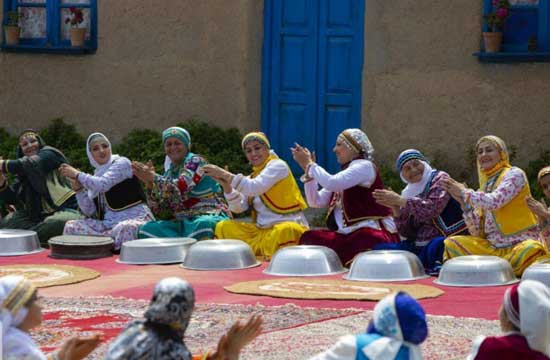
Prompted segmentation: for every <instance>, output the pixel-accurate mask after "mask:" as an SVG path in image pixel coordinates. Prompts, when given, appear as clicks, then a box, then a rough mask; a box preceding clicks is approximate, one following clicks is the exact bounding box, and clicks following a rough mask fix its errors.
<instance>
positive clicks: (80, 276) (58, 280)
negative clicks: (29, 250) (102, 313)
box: [0, 265, 101, 287]
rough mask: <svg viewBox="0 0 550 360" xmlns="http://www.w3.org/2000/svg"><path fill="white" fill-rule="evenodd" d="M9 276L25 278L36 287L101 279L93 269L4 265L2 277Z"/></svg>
mask: <svg viewBox="0 0 550 360" xmlns="http://www.w3.org/2000/svg"><path fill="white" fill-rule="evenodd" d="M7 275H19V276H24V277H26V278H27V279H29V280H30V281H32V283H33V284H34V286H36V287H48V286H57V285H67V284H74V283H78V282H82V281H86V280H91V279H95V278H97V277H99V276H100V275H101V274H100V273H99V272H97V271H95V270H93V269H89V268H86V267H82V266H70V265H2V266H0V277H1V276H7Z"/></svg>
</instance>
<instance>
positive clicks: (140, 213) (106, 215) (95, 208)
mask: <svg viewBox="0 0 550 360" xmlns="http://www.w3.org/2000/svg"><path fill="white" fill-rule="evenodd" d="M86 154H87V155H88V159H89V160H90V164H92V166H93V167H94V168H95V171H94V174H93V175H89V174H86V173H83V172H80V171H78V170H77V169H75V168H73V167H72V166H70V165H68V164H62V165H61V166H60V168H59V170H60V173H61V175H63V176H65V177H67V178H69V179H71V180H73V184H74V187H73V189H74V190H75V191H76V192H77V193H76V199H77V201H78V206H79V207H80V210H81V211H82V213H84V215H86V216H87V217H88V218H87V219H83V220H71V221H68V222H67V223H66V224H65V229H64V230H63V233H64V234H67V235H99V236H109V237H112V238H113V240H114V248H115V250H120V248H121V246H122V244H123V243H124V242H126V241H129V240H134V239H137V233H138V228H139V226H140V225H143V224H145V223H146V222H148V221H152V220H154V217H153V214H151V210H149V208H148V207H147V204H146V203H145V202H146V198H145V194H144V193H143V190H142V188H141V184H140V182H139V180H138V179H137V178H136V177H135V176H133V175H132V164H131V162H130V160H128V159H127V158H125V157H122V156H118V155H113V154H112V148H111V143H110V142H109V139H107V137H106V136H105V135H103V134H101V133H93V134H91V135H90V136H88V140H87V141H86ZM92 217H94V218H92Z"/></svg>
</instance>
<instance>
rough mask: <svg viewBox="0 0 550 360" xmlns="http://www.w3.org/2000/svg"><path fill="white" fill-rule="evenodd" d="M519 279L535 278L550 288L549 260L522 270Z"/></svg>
mask: <svg viewBox="0 0 550 360" xmlns="http://www.w3.org/2000/svg"><path fill="white" fill-rule="evenodd" d="M521 280H537V281H540V282H541V283H543V284H545V285H546V286H548V288H550V260H546V261H542V262H538V263H536V264H533V265H531V266H529V267H528V268H527V269H526V270H525V271H524V272H523V276H522V277H521Z"/></svg>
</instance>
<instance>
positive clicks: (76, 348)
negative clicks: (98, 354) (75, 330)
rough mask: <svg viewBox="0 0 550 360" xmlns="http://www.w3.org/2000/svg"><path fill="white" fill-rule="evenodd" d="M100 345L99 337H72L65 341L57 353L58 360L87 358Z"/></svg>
mask: <svg viewBox="0 0 550 360" xmlns="http://www.w3.org/2000/svg"><path fill="white" fill-rule="evenodd" d="M100 343H101V337H100V336H99V335H94V336H91V337H85V338H81V337H74V338H71V339H69V340H67V341H66V342H65V343H64V344H63V345H62V346H61V349H60V350H59V352H58V357H59V359H60V360H80V359H84V358H85V357H86V356H88V355H89V354H90V353H91V352H92V351H94V349H95V348H96V347H97V346H98V345H99V344H100Z"/></svg>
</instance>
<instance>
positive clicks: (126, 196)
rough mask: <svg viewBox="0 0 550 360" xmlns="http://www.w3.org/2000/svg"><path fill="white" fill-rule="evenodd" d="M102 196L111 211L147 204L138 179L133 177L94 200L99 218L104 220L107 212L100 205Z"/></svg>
mask: <svg viewBox="0 0 550 360" xmlns="http://www.w3.org/2000/svg"><path fill="white" fill-rule="evenodd" d="M100 196H101V197H102V198H103V201H104V204H105V206H106V207H107V208H109V210H112V211H122V210H126V209H129V208H131V207H132V206H136V205H138V204H140V203H144V202H145V199H146V198H145V194H144V192H143V189H142V187H141V184H140V183H139V180H138V178H136V177H135V176H132V177H131V178H130V179H126V180H124V181H122V182H120V183H118V184H116V185H115V186H113V187H112V188H110V189H109V190H108V191H107V192H105V193H100V194H99V195H98V196H96V197H95V198H94V204H95V207H96V209H97V217H98V219H100V220H103V218H104V217H105V211H104V210H103V207H102V206H101V204H100V200H99V198H100Z"/></svg>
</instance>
